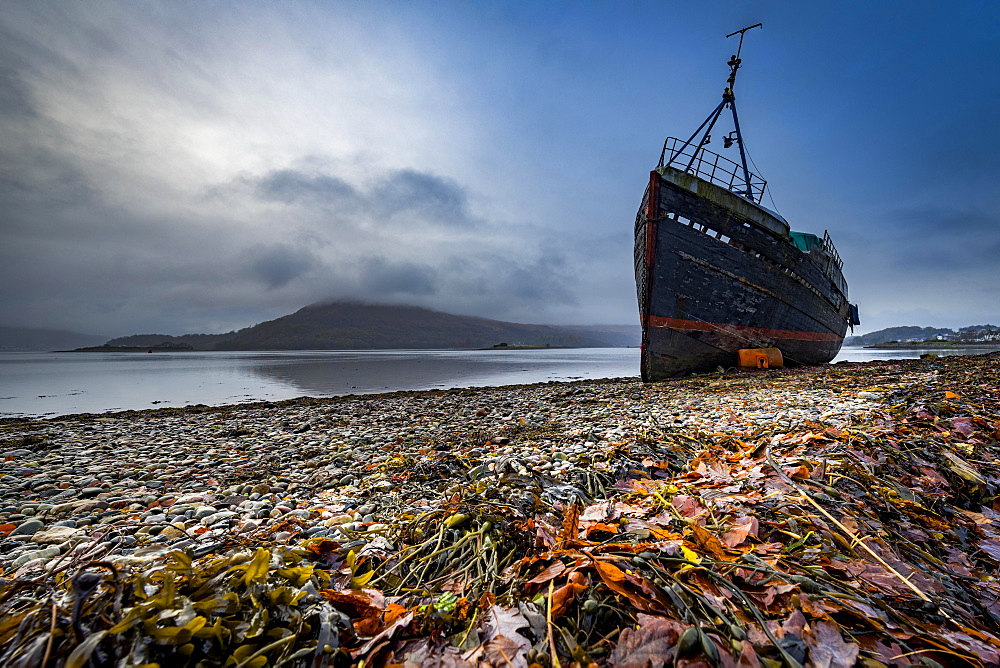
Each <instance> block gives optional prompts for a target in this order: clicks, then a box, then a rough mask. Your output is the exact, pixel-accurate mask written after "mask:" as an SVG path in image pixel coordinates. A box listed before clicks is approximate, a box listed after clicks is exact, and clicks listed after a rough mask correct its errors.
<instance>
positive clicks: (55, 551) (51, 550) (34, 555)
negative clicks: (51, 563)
mask: <svg viewBox="0 0 1000 668" xmlns="http://www.w3.org/2000/svg"><path fill="white" fill-rule="evenodd" d="M59 554H60V552H59V548H58V547H47V548H45V549H43V550H34V551H32V552H25V553H24V554H22V555H21V556H20V557H18V558H17V559H15V560H14V561H13V563H11V567H13V568H18V567H20V566H23V565H24V564H26V563H28V562H29V561H34V560H35V559H51V558H52V557H58V556H59Z"/></svg>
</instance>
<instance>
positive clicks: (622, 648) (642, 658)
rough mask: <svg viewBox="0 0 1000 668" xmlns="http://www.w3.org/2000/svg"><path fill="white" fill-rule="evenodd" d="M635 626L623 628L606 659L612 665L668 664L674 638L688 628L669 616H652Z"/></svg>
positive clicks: (655, 667)
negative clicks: (650, 619) (636, 627)
mask: <svg viewBox="0 0 1000 668" xmlns="http://www.w3.org/2000/svg"><path fill="white" fill-rule="evenodd" d="M654 619H655V621H650V622H648V623H646V624H644V625H642V626H641V627H640V628H638V629H625V630H624V631H622V634H621V639H620V640H619V641H618V644H617V645H615V649H614V651H612V652H611V655H610V656H609V657H608V662H609V663H610V664H611V665H612V666H615V668H663V666H665V665H668V664H672V663H673V660H674V650H675V647H676V645H677V640H678V639H679V638H680V637H681V634H682V633H684V629H686V628H688V625H687V624H682V623H681V622H676V621H674V620H672V619H663V618H654Z"/></svg>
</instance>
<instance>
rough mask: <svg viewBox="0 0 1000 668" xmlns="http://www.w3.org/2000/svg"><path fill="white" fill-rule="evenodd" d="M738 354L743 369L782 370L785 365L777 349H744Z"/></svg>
mask: <svg viewBox="0 0 1000 668" xmlns="http://www.w3.org/2000/svg"><path fill="white" fill-rule="evenodd" d="M737 354H738V356H739V366H740V368H741V369H780V368H782V367H783V366H784V365H785V362H784V359H783V358H782V357H781V351H780V350H778V349H777V348H742V349H740V350H739V351H738V353H737Z"/></svg>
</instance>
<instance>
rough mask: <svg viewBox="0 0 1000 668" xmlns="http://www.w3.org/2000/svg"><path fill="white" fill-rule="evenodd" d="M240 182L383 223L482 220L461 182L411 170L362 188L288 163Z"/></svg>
mask: <svg viewBox="0 0 1000 668" xmlns="http://www.w3.org/2000/svg"><path fill="white" fill-rule="evenodd" d="M239 182H240V183H241V184H243V185H245V186H249V187H250V189H251V192H252V194H253V196H255V197H256V198H258V199H261V200H264V201H271V202H282V203H285V204H298V205H301V206H305V207H307V208H308V207H317V208H319V209H326V208H327V207H328V206H331V205H336V206H338V207H339V208H340V209H341V210H347V211H351V212H354V213H357V214H358V215H359V216H361V217H368V218H370V219H378V220H379V221H381V222H383V223H385V222H392V223H395V224H397V225H406V226H412V225H413V224H423V225H434V226H439V227H447V228H470V227H475V226H478V225H480V223H481V221H480V220H478V219H477V218H476V217H475V216H473V215H472V214H471V213H470V211H469V197H468V195H467V193H466V191H465V189H464V188H463V187H462V186H461V185H460V184H458V183H456V182H455V181H452V180H450V179H446V178H443V177H440V176H437V175H435V174H432V173H430V172H425V171H419V170H415V169H402V170H392V171H389V172H383V173H382V174H381V175H379V176H377V177H376V178H375V179H374V180H373V181H372V182H371V184H370V185H369V186H368V187H367V188H363V189H358V188H355V187H354V186H352V185H351V184H350V183H348V182H347V181H345V180H344V179H342V178H340V177H339V176H336V175H334V174H329V173H324V172H321V171H315V172H312V171H305V170H302V169H297V168H291V167H290V168H284V169H276V170H272V171H270V172H267V173H265V174H262V175H259V176H244V177H242V178H241V179H239Z"/></svg>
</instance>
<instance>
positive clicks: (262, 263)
mask: <svg viewBox="0 0 1000 668" xmlns="http://www.w3.org/2000/svg"><path fill="white" fill-rule="evenodd" d="M246 255H247V260H248V269H249V271H250V275H251V276H252V277H253V278H254V279H256V280H258V281H260V282H262V283H264V284H265V285H267V287H268V288H269V289H271V290H275V289H277V288H281V287H284V286H285V285H287V284H288V283H290V282H291V281H293V280H295V279H296V278H299V277H300V276H302V275H304V274H306V273H307V272H309V271H310V270H311V269H313V268H314V267H315V266H316V265H317V264H319V259H318V258H317V257H316V256H315V255H314V254H313V253H312V252H310V251H309V250H308V249H305V248H293V247H292V246H289V245H287V244H282V243H278V244H274V245H272V246H267V247H264V246H256V247H254V248H251V249H250V250H249V251H247V254H246Z"/></svg>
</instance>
